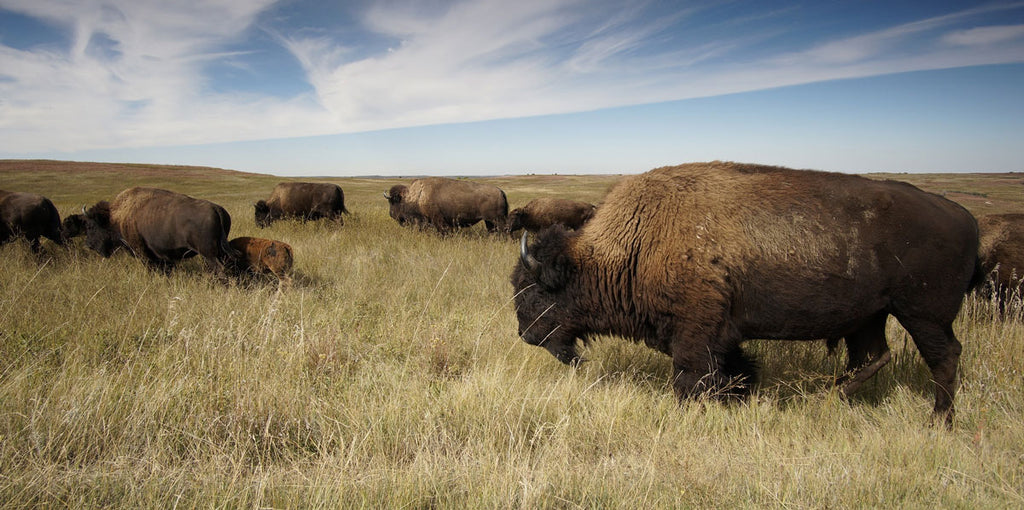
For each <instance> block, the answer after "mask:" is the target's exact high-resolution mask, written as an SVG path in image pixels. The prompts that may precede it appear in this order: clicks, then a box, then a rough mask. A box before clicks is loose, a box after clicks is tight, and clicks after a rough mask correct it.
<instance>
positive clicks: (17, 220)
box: [0, 190, 64, 253]
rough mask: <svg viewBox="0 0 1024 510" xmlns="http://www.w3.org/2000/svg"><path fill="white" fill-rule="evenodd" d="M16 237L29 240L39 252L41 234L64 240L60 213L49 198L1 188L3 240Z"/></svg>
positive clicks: (0, 214) (1, 232) (1, 237)
mask: <svg viewBox="0 0 1024 510" xmlns="http://www.w3.org/2000/svg"><path fill="white" fill-rule="evenodd" d="M16 237H22V238H25V239H26V240H28V243H29V246H31V248H32V251H33V252H36V253H39V252H40V250H41V246H40V243H39V238H40V237H45V238H47V239H49V240H51V241H53V242H55V243H57V244H58V245H63V244H64V235H63V233H62V231H61V222H60V214H59V213H58V212H57V208H56V207H54V205H53V202H51V201H50V199H49V198H46V197H44V196H42V195H37V194H35V193H21V192H12V191H3V190H0V244H3V243H6V242H8V241H10V240H11V239H14V238H16Z"/></svg>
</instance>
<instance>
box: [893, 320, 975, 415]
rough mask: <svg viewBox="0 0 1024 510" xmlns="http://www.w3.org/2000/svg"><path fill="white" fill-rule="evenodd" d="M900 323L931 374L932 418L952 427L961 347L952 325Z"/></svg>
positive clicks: (926, 321)
mask: <svg viewBox="0 0 1024 510" xmlns="http://www.w3.org/2000/svg"><path fill="white" fill-rule="evenodd" d="M900 324H902V325H903V327H904V328H906V329H907V332H908V333H910V337H911V338H913V339H914V344H915V345H916V346H917V350H918V351H919V352H920V353H921V357H922V358H924V362H925V364H927V365H928V368H929V369H931V372H932V381H934V383H935V408H934V409H933V413H932V416H933V417H934V418H936V419H937V420H940V421H943V422H945V424H946V426H952V424H953V415H954V409H953V399H954V397H955V396H956V390H957V367H958V365H959V364H960V353H961V351H962V349H963V347H962V346H961V345H960V341H959V340H957V338H956V335H955V334H954V333H953V326H952V324H940V323H938V322H935V321H930V320H922V319H912V318H900Z"/></svg>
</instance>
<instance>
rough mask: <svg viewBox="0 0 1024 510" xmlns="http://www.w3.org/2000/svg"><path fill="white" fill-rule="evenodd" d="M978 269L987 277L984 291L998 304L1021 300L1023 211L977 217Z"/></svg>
mask: <svg viewBox="0 0 1024 510" xmlns="http://www.w3.org/2000/svg"><path fill="white" fill-rule="evenodd" d="M978 229H979V230H980V231H981V246H980V248H979V251H978V254H979V258H980V259H981V269H982V271H984V272H985V275H986V276H987V277H988V278H989V280H990V281H989V282H987V285H986V286H985V287H987V289H986V290H987V291H988V292H991V293H992V294H990V295H991V297H994V298H995V300H996V302H997V303H998V305H999V313H1000V315H1002V314H1004V313H1005V312H1006V304H1007V303H1009V302H1013V301H1015V300H1016V302H1018V303H1019V302H1020V301H1021V299H1024V214H1019V213H1014V214H991V215H988V216H982V217H980V218H978Z"/></svg>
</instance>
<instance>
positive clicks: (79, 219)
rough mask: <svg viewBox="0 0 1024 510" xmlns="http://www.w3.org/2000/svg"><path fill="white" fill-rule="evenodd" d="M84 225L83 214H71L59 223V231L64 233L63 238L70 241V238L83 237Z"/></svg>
mask: <svg viewBox="0 0 1024 510" xmlns="http://www.w3.org/2000/svg"><path fill="white" fill-rule="evenodd" d="M86 225H87V224H86V220H85V214H72V215H69V216H67V217H66V218H64V221H63V222H61V230H62V231H63V232H64V238H65V239H71V238H72V237H78V236H83V235H85V232H86V230H85V229H86Z"/></svg>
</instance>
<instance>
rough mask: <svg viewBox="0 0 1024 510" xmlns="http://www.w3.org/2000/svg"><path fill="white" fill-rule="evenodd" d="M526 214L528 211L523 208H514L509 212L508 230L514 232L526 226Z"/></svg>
mask: <svg viewBox="0 0 1024 510" xmlns="http://www.w3.org/2000/svg"><path fill="white" fill-rule="evenodd" d="M524 216H526V211H523V208H522V207H520V208H518V209H513V210H512V212H510V213H508V231H509V233H510V234H511V233H514V232H515V231H516V230H520V229H523V228H526V225H524V224H523V217H524Z"/></svg>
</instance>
